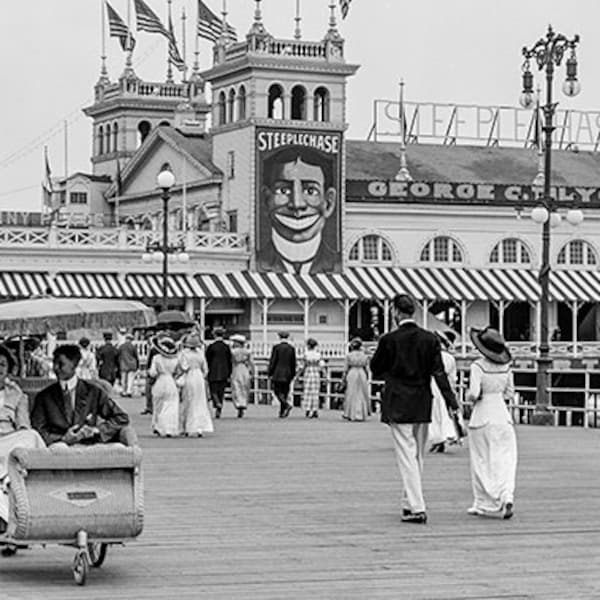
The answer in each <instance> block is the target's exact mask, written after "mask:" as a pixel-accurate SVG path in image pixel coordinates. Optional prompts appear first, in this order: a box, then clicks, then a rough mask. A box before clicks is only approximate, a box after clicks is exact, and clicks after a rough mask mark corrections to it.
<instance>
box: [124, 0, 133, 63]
mask: <svg viewBox="0 0 600 600" xmlns="http://www.w3.org/2000/svg"><path fill="white" fill-rule="evenodd" d="M132 55H133V48H132V44H131V0H127V58H126V59H125V66H126V67H127V68H128V69H131V65H132V64H133V57H132Z"/></svg>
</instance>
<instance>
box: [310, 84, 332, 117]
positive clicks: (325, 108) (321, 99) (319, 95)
mask: <svg viewBox="0 0 600 600" xmlns="http://www.w3.org/2000/svg"><path fill="white" fill-rule="evenodd" d="M313 112H314V120H315V121H322V122H323V121H329V90H328V89H327V88H324V87H318V88H317V89H316V90H315V98H314V102H313Z"/></svg>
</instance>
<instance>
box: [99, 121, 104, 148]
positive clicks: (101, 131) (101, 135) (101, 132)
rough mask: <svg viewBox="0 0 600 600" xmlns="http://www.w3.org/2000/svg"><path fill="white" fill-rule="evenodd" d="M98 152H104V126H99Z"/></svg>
mask: <svg viewBox="0 0 600 600" xmlns="http://www.w3.org/2000/svg"><path fill="white" fill-rule="evenodd" d="M98 154H104V127H102V125H100V127H98Z"/></svg>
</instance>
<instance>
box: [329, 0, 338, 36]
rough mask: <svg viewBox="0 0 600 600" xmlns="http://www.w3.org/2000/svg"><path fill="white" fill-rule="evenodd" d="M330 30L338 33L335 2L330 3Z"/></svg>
mask: <svg viewBox="0 0 600 600" xmlns="http://www.w3.org/2000/svg"><path fill="white" fill-rule="evenodd" d="M329 11H330V13H329V30H330V31H334V30H335V31H337V22H336V20H335V2H333V0H332V1H331V2H330V3H329Z"/></svg>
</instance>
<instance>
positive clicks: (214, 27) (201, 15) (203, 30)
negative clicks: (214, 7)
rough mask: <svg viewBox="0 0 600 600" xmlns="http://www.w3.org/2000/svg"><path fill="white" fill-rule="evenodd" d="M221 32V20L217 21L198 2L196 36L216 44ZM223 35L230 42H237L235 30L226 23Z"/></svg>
mask: <svg viewBox="0 0 600 600" xmlns="http://www.w3.org/2000/svg"><path fill="white" fill-rule="evenodd" d="M222 31H223V20H222V19H219V17H217V15H215V14H214V13H213V12H212V11H211V10H210V8H208V6H206V4H204V2H202V0H198V35H199V36H200V37H201V38H204V39H206V40H210V41H211V42H216V41H217V40H218V39H219V38H220V37H221V32H222ZM225 35H226V37H227V39H228V40H229V41H231V42H235V41H237V32H236V31H235V28H234V27H232V26H231V25H229V23H227V24H226V25H225Z"/></svg>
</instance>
